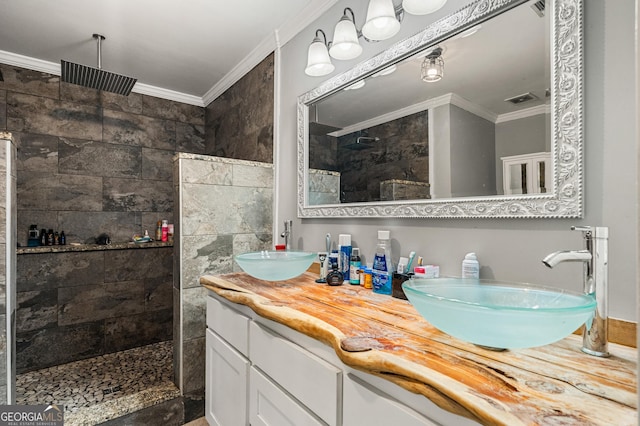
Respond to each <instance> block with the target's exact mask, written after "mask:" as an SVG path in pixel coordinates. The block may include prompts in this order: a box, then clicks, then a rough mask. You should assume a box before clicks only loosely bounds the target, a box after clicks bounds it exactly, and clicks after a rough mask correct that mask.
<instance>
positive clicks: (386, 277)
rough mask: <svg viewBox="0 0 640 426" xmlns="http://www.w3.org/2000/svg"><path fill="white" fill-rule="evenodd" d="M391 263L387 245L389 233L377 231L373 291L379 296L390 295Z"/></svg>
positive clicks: (389, 249)
mask: <svg viewBox="0 0 640 426" xmlns="http://www.w3.org/2000/svg"><path fill="white" fill-rule="evenodd" d="M392 276H393V263H392V261H391V247H390V245H389V231H378V245H377V246H376V253H375V255H374V257H373V291H374V292H375V293H380V294H391V290H392V286H391V284H392V279H391V277H392Z"/></svg>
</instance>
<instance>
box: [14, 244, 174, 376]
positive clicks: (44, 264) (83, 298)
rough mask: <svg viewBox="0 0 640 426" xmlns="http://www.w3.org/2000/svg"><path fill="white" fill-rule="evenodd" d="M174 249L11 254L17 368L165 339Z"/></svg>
mask: <svg viewBox="0 0 640 426" xmlns="http://www.w3.org/2000/svg"><path fill="white" fill-rule="evenodd" d="M172 253H173V248H172V247H161V248H139V249H128V250H115V249H114V250H101V251H83V252H67V253H37V254H21V255H19V256H18V264H17V266H18V270H17V287H18V294H17V303H18V309H17V314H16V332H17V339H16V345H17V353H18V356H17V372H18V373H23V372H26V371H31V370H37V369H40V368H44V367H50V366H53V365H59V364H64V363H67V362H71V361H77V360H80V359H85V358H89V357H93V356H98V355H103V354H105V353H111V352H117V351H121V350H125V349H131V348H134V347H138V346H143V345H147V344H151V343H156V342H161V341H165V340H170V339H171V337H172V322H173V294H172V279H173V259H172Z"/></svg>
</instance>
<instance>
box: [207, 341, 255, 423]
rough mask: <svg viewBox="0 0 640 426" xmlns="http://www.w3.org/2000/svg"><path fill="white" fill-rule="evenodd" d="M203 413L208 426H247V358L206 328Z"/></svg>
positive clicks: (248, 366) (248, 365)
mask: <svg viewBox="0 0 640 426" xmlns="http://www.w3.org/2000/svg"><path fill="white" fill-rule="evenodd" d="M206 345H207V350H206V357H207V359H206V385H205V412H206V418H207V422H209V425H210V426H242V425H249V420H248V405H247V390H248V386H247V381H248V378H249V368H250V364H249V361H248V360H247V359H246V358H245V357H243V356H242V355H241V354H240V353H239V352H238V351H236V350H235V349H233V348H232V347H231V346H229V345H228V344H227V343H226V342H225V341H224V340H223V339H222V338H220V337H219V336H218V335H216V334H215V333H213V332H212V331H211V330H207V337H206Z"/></svg>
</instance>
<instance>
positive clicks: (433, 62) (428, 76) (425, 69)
mask: <svg viewBox="0 0 640 426" xmlns="http://www.w3.org/2000/svg"><path fill="white" fill-rule="evenodd" d="M443 75H444V60H443V59H442V49H441V48H440V47H436V48H435V49H433V50H432V51H431V53H429V54H428V55H427V56H426V57H425V58H424V62H422V68H421V70H420V77H421V78H422V81H426V82H427V83H433V82H436V81H440V80H441V79H442V76H443Z"/></svg>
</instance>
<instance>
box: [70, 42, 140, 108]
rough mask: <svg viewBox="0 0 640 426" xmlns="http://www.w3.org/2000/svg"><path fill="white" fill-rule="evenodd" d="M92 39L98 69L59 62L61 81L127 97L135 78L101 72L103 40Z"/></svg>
mask: <svg viewBox="0 0 640 426" xmlns="http://www.w3.org/2000/svg"><path fill="white" fill-rule="evenodd" d="M93 38H95V39H96V41H97V44H98V68H93V67H88V66H86V65H80V64H75V63H73V62H67V61H65V60H64V59H63V60H61V61H60V68H61V70H62V81H64V82H65V83H71V84H78V85H80V86H84V87H90V88H92V89H97V90H104V91H106V92H113V93H117V94H119V95H124V96H129V93H131V89H133V86H134V85H135V84H136V81H138V80H137V79H136V78H132V77H127V76H124V75H121V74H115V73H112V72H109V71H105V70H103V69H102V44H101V43H102V40H104V39H105V38H104V36H102V35H100V34H94V35H93Z"/></svg>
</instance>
